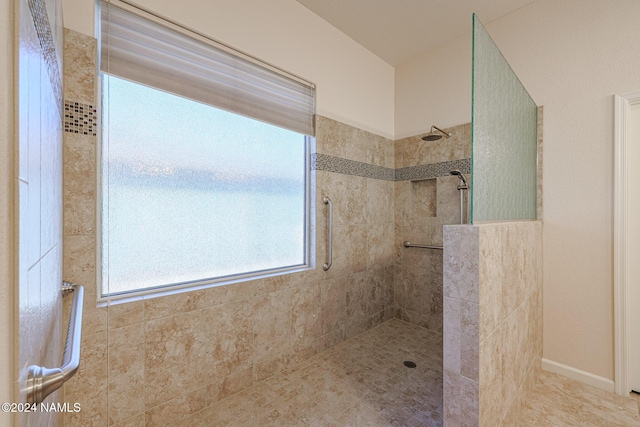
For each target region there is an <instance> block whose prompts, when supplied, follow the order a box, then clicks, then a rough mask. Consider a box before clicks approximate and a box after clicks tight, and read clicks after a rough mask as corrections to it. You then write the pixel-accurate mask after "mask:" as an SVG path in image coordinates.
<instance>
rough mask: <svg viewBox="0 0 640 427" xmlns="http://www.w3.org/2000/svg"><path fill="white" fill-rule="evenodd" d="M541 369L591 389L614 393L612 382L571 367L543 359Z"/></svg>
mask: <svg viewBox="0 0 640 427" xmlns="http://www.w3.org/2000/svg"><path fill="white" fill-rule="evenodd" d="M542 369H544V370H545V371H549V372H553V373H554V374H558V375H562V376H563V377H567V378H570V379H572V380H576V381H579V382H581V383H584V384H587V385H590V386H593V387H597V388H599V389H602V390H604V391H608V392H610V393H613V392H614V391H615V383H614V382H613V380H610V379H608V378H604V377H601V376H598V375H594V374H592V373H591V372H587V371H582V370H580V369H576V368H573V367H571V366H567V365H563V364H562V363H558V362H554V361H552V360H548V359H544V358H543V359H542Z"/></svg>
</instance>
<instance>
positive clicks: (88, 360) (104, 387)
mask: <svg viewBox="0 0 640 427" xmlns="http://www.w3.org/2000/svg"><path fill="white" fill-rule="evenodd" d="M108 372H109V369H108V349H107V332H106V331H105V332H99V333H97V334H93V335H86V334H82V363H80V367H79V368H78V372H77V373H76V374H75V375H74V377H73V378H71V379H70V380H69V381H67V382H66V383H65V385H64V396H65V401H66V402H74V403H76V402H77V403H79V404H80V406H81V408H82V410H81V411H80V412H73V413H65V417H64V420H65V425H71V426H93V425H95V426H98V425H100V426H104V425H107V423H108V413H107V395H108Z"/></svg>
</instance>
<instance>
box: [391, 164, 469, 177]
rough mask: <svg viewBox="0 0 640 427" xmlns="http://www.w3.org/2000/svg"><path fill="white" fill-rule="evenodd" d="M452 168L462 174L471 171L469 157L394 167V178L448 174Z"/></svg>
mask: <svg viewBox="0 0 640 427" xmlns="http://www.w3.org/2000/svg"><path fill="white" fill-rule="evenodd" d="M454 169H458V170H459V171H460V172H462V173H463V174H469V173H471V159H458V160H450V161H448V162H440V163H431V164H428V165H420V166H411V167H407V168H400V169H396V170H395V172H396V174H395V175H396V177H395V180H396V181H410V180H417V179H429V178H437V177H439V176H448V175H449V172H451V171H452V170H454Z"/></svg>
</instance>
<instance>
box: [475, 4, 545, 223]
mask: <svg viewBox="0 0 640 427" xmlns="http://www.w3.org/2000/svg"><path fill="white" fill-rule="evenodd" d="M471 103H472V113H471V114H472V120H471V121H472V135H471V145H472V153H471V178H472V186H471V209H470V211H471V222H478V221H500V220H515V219H536V189H537V182H536V181H537V106H536V104H535V103H534V102H533V99H531V96H529V94H528V93H527V91H526V89H525V88H524V86H523V85H522V83H521V82H520V80H519V79H518V77H517V76H516V75H515V73H514V72H513V70H512V69H511V67H510V66H509V64H508V63H507V61H506V60H505V59H504V57H503V56H502V53H501V52H500V50H499V49H498V47H497V46H496V44H495V43H494V42H493V40H492V39H491V37H490V36H489V33H487V30H486V29H485V28H484V26H483V25H482V23H481V22H480V20H479V19H478V17H477V16H476V15H475V14H474V15H473V77H472V102H471Z"/></svg>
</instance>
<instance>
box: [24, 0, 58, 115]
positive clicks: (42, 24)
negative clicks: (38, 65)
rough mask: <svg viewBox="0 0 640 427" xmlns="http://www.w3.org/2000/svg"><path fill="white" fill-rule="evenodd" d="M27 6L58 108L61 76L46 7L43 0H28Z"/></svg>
mask: <svg viewBox="0 0 640 427" xmlns="http://www.w3.org/2000/svg"><path fill="white" fill-rule="evenodd" d="M28 4H29V10H30V11H31V18H32V19H33V25H34V26H35V28H36V34H38V40H39V41H40V47H41V48H42V56H43V57H44V61H45V66H46V68H47V74H48V76H49V80H50V82H51V89H52V90H53V93H54V95H55V97H56V105H57V106H58V108H60V107H61V106H62V74H61V72H60V67H59V61H58V56H57V52H56V45H55V43H54V41H53V34H52V32H51V23H50V22H49V15H48V13H47V7H46V5H45V2H44V0H29V1H28Z"/></svg>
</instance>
